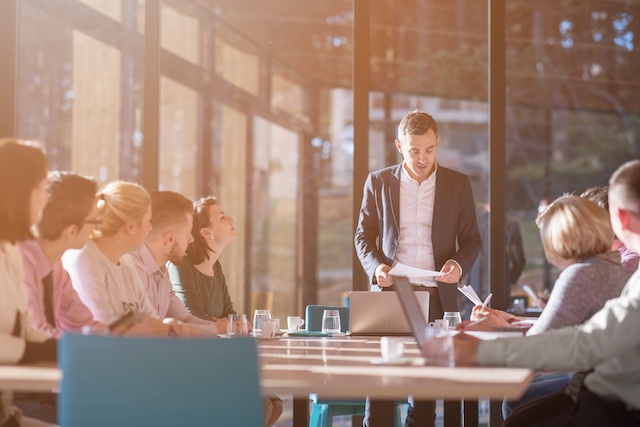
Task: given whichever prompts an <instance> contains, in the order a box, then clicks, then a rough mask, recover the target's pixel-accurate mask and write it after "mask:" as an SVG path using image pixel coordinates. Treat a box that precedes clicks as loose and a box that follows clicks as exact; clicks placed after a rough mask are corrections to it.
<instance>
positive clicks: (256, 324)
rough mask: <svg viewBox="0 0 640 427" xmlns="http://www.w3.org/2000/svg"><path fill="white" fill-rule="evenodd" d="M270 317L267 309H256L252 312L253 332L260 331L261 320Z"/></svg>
mask: <svg viewBox="0 0 640 427" xmlns="http://www.w3.org/2000/svg"><path fill="white" fill-rule="evenodd" d="M269 319H271V313H269V310H256V311H255V312H254V313H253V332H260V331H262V322H264V321H265V320H269Z"/></svg>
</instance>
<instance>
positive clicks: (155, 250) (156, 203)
mask: <svg viewBox="0 0 640 427" xmlns="http://www.w3.org/2000/svg"><path fill="white" fill-rule="evenodd" d="M151 212H152V215H151V225H152V227H153V228H152V229H151V232H150V233H149V236H148V237H147V240H146V242H145V244H144V246H143V247H142V249H140V250H138V251H135V252H130V253H129V255H131V257H132V258H133V261H134V263H135V265H136V269H137V270H138V275H139V276H140V281H141V282H142V284H143V285H144V287H145V289H146V291H147V297H149V301H150V302H151V305H153V307H154V308H155V309H156V310H157V313H158V317H159V318H160V319H165V318H173V319H176V320H178V321H180V322H182V323H183V324H185V325H186V326H189V327H195V328H200V329H202V330H204V331H207V332H209V333H210V334H211V335H216V333H217V328H216V323H215V322H213V321H209V320H204V319H200V318H199V317H197V316H194V315H192V314H191V313H189V311H188V310H187V308H186V307H185V306H184V304H182V301H180V298H178V296H177V295H176V294H175V293H174V292H173V287H172V286H171V281H170V280H169V273H168V272H167V267H165V264H166V263H167V262H168V261H171V262H172V263H174V264H176V265H179V264H180V263H182V260H183V258H184V253H185V251H186V250H187V246H189V243H191V242H193V236H192V235H191V227H192V226H193V203H192V202H191V201H190V200H189V199H187V198H186V197H184V196H182V195H181V194H178V193H175V192H173V191H157V192H155V193H153V194H152V195H151ZM223 332H226V328H225V330H224V331H223Z"/></svg>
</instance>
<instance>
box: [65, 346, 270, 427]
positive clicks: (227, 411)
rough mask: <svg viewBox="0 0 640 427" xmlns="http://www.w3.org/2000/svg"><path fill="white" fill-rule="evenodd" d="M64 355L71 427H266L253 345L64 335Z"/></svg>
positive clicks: (67, 426) (67, 420)
mask: <svg viewBox="0 0 640 427" xmlns="http://www.w3.org/2000/svg"><path fill="white" fill-rule="evenodd" d="M58 351H59V353H58V361H59V363H60V366H61V367H62V372H63V378H62V387H61V394H60V398H59V421H60V424H61V425H63V426H65V427H86V426H92V427H102V426H104V427H107V426H108V427H113V426H147V425H148V426H167V427H169V426H171V427H174V426H180V425H184V426H205V425H206V426H213V425H219V426H231V425H238V426H255V427H262V426H264V406H263V405H264V403H263V399H262V397H261V395H260V383H259V374H258V353H257V348H256V342H255V340H254V339H252V338H234V339H166V338H165V339H157V338H129V337H112V336H91V335H77V334H65V335H64V336H63V337H62V340H61V342H60V345H59V350H58Z"/></svg>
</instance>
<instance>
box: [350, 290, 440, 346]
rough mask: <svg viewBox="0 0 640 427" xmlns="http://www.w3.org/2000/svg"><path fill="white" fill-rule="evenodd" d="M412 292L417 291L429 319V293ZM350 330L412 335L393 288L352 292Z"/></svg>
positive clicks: (419, 303)
mask: <svg viewBox="0 0 640 427" xmlns="http://www.w3.org/2000/svg"><path fill="white" fill-rule="evenodd" d="M407 283H408V282H407ZM409 287H410V288H411V285H409ZM411 289H412V288H411ZM410 292H411V293H413V294H415V297H414V299H415V301H416V304H417V305H418V307H419V309H420V312H421V313H422V315H423V316H425V318H427V319H428V318H429V292H414V291H413V290H410ZM349 331H350V333H351V335H411V334H412V330H411V327H410V326H409V323H408V322H407V318H406V317H405V316H404V315H403V309H402V305H401V304H400V300H399V299H398V296H397V295H396V292H393V291H386V292H369V291H351V292H349Z"/></svg>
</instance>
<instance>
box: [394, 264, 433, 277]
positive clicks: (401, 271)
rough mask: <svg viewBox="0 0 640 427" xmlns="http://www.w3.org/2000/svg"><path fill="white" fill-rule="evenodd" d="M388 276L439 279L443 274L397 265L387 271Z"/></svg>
mask: <svg viewBox="0 0 640 427" xmlns="http://www.w3.org/2000/svg"><path fill="white" fill-rule="evenodd" d="M389 274H391V275H393V276H405V277H439V276H442V275H443V274H444V273H441V272H439V271H433V270H423V269H421V268H416V267H409V266H408V265H404V264H402V263H397V264H396V265H395V266H394V267H393V268H392V269H391V270H389Z"/></svg>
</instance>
